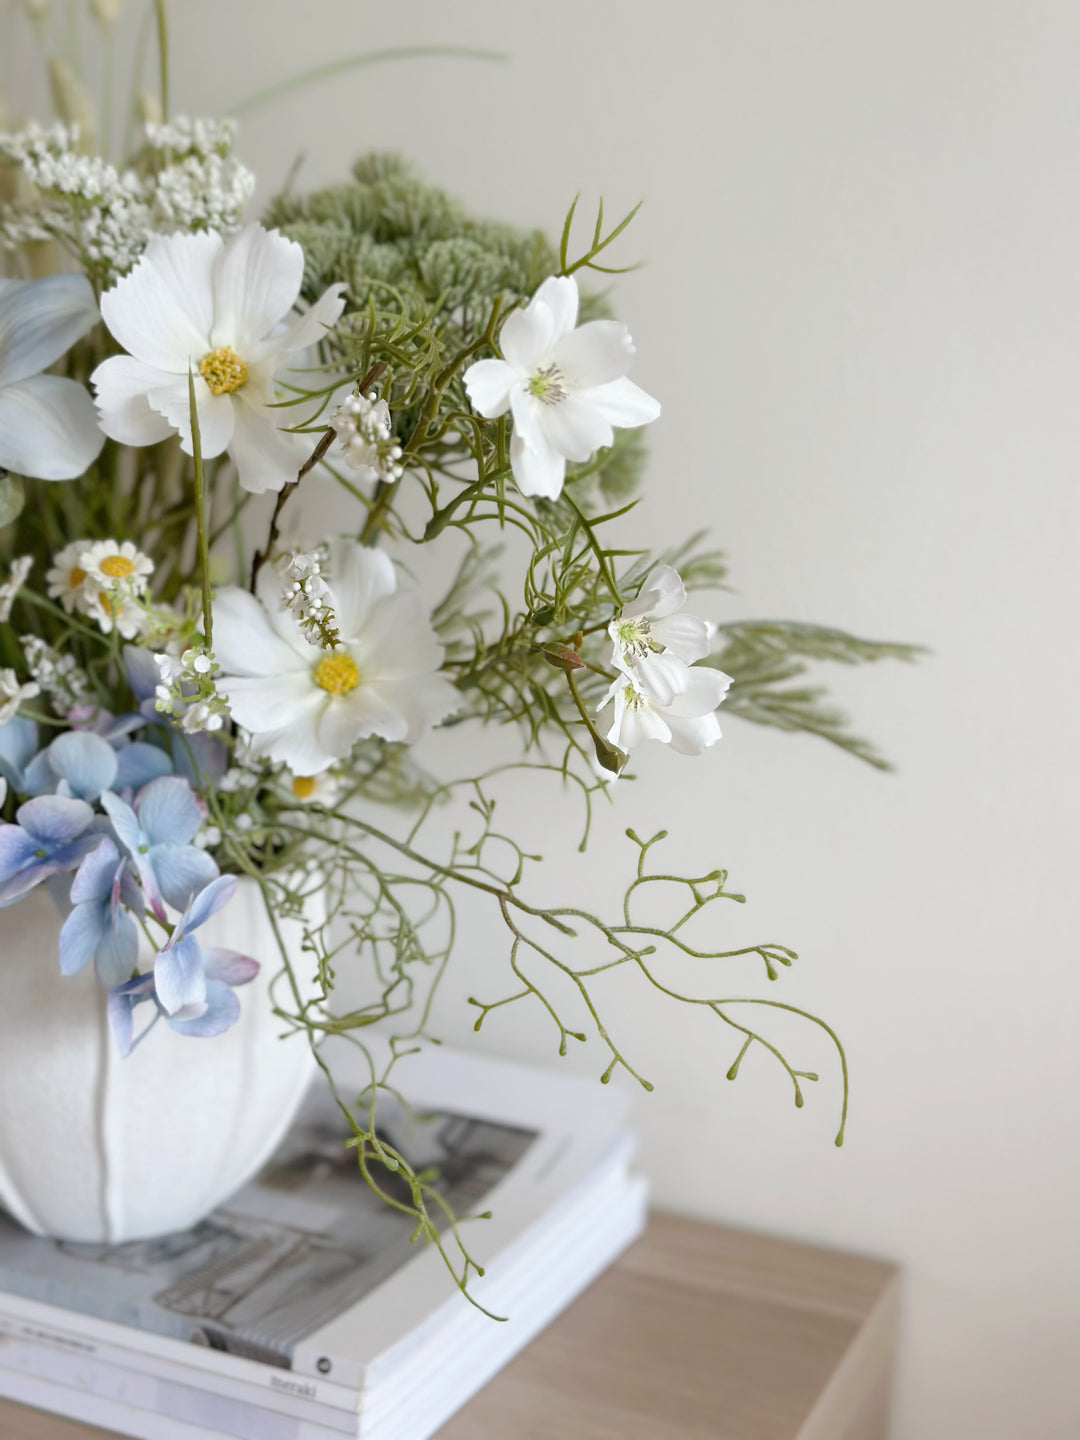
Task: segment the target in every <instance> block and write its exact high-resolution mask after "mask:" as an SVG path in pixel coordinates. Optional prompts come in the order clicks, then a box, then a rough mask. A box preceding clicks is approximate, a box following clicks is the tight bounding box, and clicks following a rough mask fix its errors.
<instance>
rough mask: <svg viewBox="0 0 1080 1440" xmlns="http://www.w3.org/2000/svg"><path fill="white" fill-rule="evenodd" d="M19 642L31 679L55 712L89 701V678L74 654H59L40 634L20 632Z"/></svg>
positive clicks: (68, 711) (66, 711)
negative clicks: (23, 633)
mask: <svg viewBox="0 0 1080 1440" xmlns="http://www.w3.org/2000/svg"><path fill="white" fill-rule="evenodd" d="M19 643H20V644H21V645H22V649H23V654H24V655H25V657H26V667H27V669H28V670H29V671H30V676H31V679H32V680H34V681H35V683H36V684H37V685H38V687H39V689H40V690H41V692H42V693H43V694H44V695H45V696H46V698H47V699H48V701H49V704H50V705H51V706H52V708H53V710H55V712H56V713H57V715H69V714H70V713H71V711H72V710H74V709H76V708H77V707H78V706H80V705H86V704H89V702H90V701H91V700H92V699H93V690H92V688H91V685H90V680H89V677H88V676H87V674H86V671H85V670H83V668H82V666H81V665H79V664H77V663H76V660H75V657H74V655H61V654H60V652H59V651H58V650H56V649H55V648H54V647H53V646H52V645H49V644H47V643H46V642H45V641H44V640H43V639H42V638H41V636H40V635H22V636H20V639H19Z"/></svg>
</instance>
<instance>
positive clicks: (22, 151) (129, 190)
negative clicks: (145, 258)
mask: <svg viewBox="0 0 1080 1440" xmlns="http://www.w3.org/2000/svg"><path fill="white" fill-rule="evenodd" d="M234 135H235V128H234V127H233V126H232V125H231V124H229V123H227V122H225V123H222V122H218V121H212V120H181V119H178V120H176V121H175V122H174V123H173V124H171V125H155V124H148V125H147V127H146V136H147V147H146V154H147V157H148V159H149V161H150V165H149V171H148V173H146V174H145V175H144V174H140V173H138V172H136V171H135V170H130V169H129V170H125V171H123V172H121V171H119V170H117V169H116V167H115V166H114V165H110V164H109V162H108V161H107V160H104V159H102V158H101V157H100V156H98V155H85V154H82V153H80V150H79V138H80V136H79V127H78V126H77V125H62V124H55V125H49V126H43V125H40V124H38V123H37V122H36V121H35V122H31V123H30V124H29V125H27V126H26V127H25V129H23V130H20V131H18V132H17V133H15V134H6V135H0V156H3V157H5V158H6V159H7V160H8V161H9V162H11V163H12V164H13V165H14V166H15V167H16V168H17V170H18V172H19V174H20V176H21V178H22V181H23V187H24V189H25V190H27V191H28V192H29V193H28V194H26V195H25V196H24V198H23V199H22V200H20V201H18V202H16V203H15V204H12V205H8V206H6V207H4V209H3V211H2V212H0V245H2V246H4V247H6V248H7V249H14V248H15V247H16V246H18V245H21V244H24V243H25V242H27V241H34V240H49V239H56V240H59V241H61V242H62V243H64V244H66V245H67V246H68V248H69V249H71V250H72V251H73V252H74V253H76V254H77V255H78V256H79V258H80V259H81V260H82V262H83V263H84V265H86V267H87V268H88V269H89V270H91V271H94V272H96V273H98V274H99V275H100V276H101V277H102V278H103V279H104V280H106V281H108V280H112V279H115V278H116V277H118V276H120V275H124V274H126V273H127V271H128V270H130V269H131V267H132V266H133V265H134V263H135V261H136V260H137V259H138V258H139V256H140V255H141V254H142V251H143V249H144V248H145V246H146V242H147V240H148V239H149V238H150V236H151V235H152V234H154V233H155V232H168V231H173V230H203V229H215V230H221V231H229V230H234V229H236V228H237V226H238V225H239V224H240V220H241V217H242V214H243V211H244V207H245V206H246V205H247V202H248V200H249V199H250V198H251V194H252V191H253V190H254V188H255V177H254V175H253V174H252V173H251V171H250V170H248V169H247V168H246V167H245V166H243V165H241V164H240V162H239V161H238V160H237V159H236V158H235V156H234V155H233V154H232V145H233V139H234Z"/></svg>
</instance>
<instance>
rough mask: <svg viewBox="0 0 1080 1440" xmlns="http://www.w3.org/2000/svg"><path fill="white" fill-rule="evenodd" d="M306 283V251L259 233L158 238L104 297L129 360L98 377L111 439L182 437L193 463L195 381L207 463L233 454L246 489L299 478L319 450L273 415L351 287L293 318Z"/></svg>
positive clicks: (109, 365)
mask: <svg viewBox="0 0 1080 1440" xmlns="http://www.w3.org/2000/svg"><path fill="white" fill-rule="evenodd" d="M303 276H304V252H303V251H302V250H301V248H300V246H299V245H297V244H296V243H295V242H294V241H292V240H286V239H285V237H284V236H283V235H279V234H278V233H277V231H276V230H264V229H263V227H262V226H261V225H248V226H245V228H244V229H243V230H241V231H239V232H238V234H236V235H234V236H232V237H231V239H229V240H223V239H222V237H221V236H220V235H218V234H217V233H216V232H215V231H212V230H203V231H198V232H196V233H195V234H183V233H178V234H175V235H165V236H155V237H153V238H152V239H151V240H150V243H149V244H148V245H147V247H146V250H145V252H144V253H143V256H142V258H141V260H140V261H139V263H138V264H137V265H136V266H135V268H134V269H133V270H132V271H131V272H130V274H128V275H125V276H124V278H123V279H122V280H119V281H118V282H117V283H116V285H114V286H113V288H112V289H111V290H109V291H107V292H106V293H105V294H104V295H103V296H102V299H101V314H102V318H103V319H104V321H105V324H106V325H107V326H108V327H109V329H110V331H111V332H112V334H113V336H114V338H115V339H116V340H118V341H119V342H120V344H121V345H123V347H124V349H125V350H127V351H128V352H129V353H128V354H127V355H115V356H113V357H112V358H111V359H109V360H106V361H104V362H103V363H102V364H101V365H99V366H98V368H97V369H96V370H95V371H94V374H93V376H92V377H91V378H92V380H93V382H94V385H95V387H96V389H97V403H98V409H99V410H100V412H101V424H102V427H103V428H104V430H105V433H106V434H107V435H111V436H112V437H113V439H114V440H119V441H120V442H121V443H122V444H124V445H153V444H155V443H156V442H157V441H159V440H164V439H165V437H166V436H167V435H170V434H172V433H173V432H174V431H178V432H179V434H180V437H181V438H180V443H181V448H182V449H183V450H185V451H186V452H187V454H189V455H190V454H191V448H192V447H191V412H190V403H189V395H188V374H189V371H190V372H191V373H192V374H193V376H194V383H195V407H196V411H197V413H198V417H199V433H200V438H201V441H202V453H203V455H204V456H205V457H206V458H207V459H210V458H212V457H213V456H215V455H221V454H223V453H224V452H225V451H226V450H227V451H228V452H229V454H230V455H231V456H232V458H233V460H234V461H235V462H236V468H237V470H238V471H239V475H240V483H241V485H243V486H244V488H245V489H246V490H253V491H256V492H261V491H263V490H280V489H281V487H282V485H284V484H285V483H286V482H287V481H289V480H295V479H296V472H297V470H298V469H299V467H300V465H301V464H302V463H303V462H304V460H305V459H306V458H307V456H308V454H309V453H310V451H311V443H312V442H311V439H310V437H308V436H303V435H290V434H288V433H286V431H285V430H283V429H281V428H280V427H281V426H289V425H295V424H297V423H298V417H297V412H296V410H295V409H291V408H290V409H285V410H282V409H280V408H274V406H275V404H276V403H277V402H278V400H279V398H286V397H285V396H281V397H279V395H278V392H277V389H276V388H275V384H274V380H275V376H276V375H277V373H278V372H279V371H280V370H283V369H287V368H288V364H287V362H288V358H289V356H290V355H293V354H294V353H295V352H296V351H299V350H306V349H308V348H309V347H310V346H312V345H316V344H317V343H318V342H319V341H320V340H322V339H323V338H324V336H325V334H326V330H327V328H328V327H329V326H331V325H333V324H335V323H336V321H337V320H338V318H339V317H340V315H341V312H342V310H343V309H344V306H345V302H344V300H343V299H342V293H341V292H342V291H343V290H344V288H345V287H344V285H331V287H330V288H329V290H327V291H326V292H325V293H324V294H323V295H322V296H321V298H320V299H319V300H317V301H316V302H315V304H314V305H312V307H311V308H310V310H307V311H305V312H304V314H302V315H294V314H293V313H292V311H293V307H294V306H295V304H296V302H297V299H298V297H299V295H300V284H301V281H302V280H303Z"/></svg>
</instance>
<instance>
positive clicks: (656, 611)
mask: <svg viewBox="0 0 1080 1440" xmlns="http://www.w3.org/2000/svg"><path fill="white" fill-rule="evenodd" d="M685 604H686V586H685V585H684V584H683V582H682V576H681V575H680V574H679V572H678V571H677V570H673V569H672V568H671V566H670V565H654V566H653V568H652V569H651V570H650V571H649V573H648V575H646V576H645V579H644V580H643V581H642V584H641V589H640V590H639V591H638V593H637V598H636V599H635V600H632V601H631V602H630V604H629V605H624V606H623V612H622V613H623V615H624V616H625V617H626V618H627V619H628V620H636V619H638V617H639V616H642V615H652V616H654V617H655V618H656V619H659V618H660V617H661V616H663V615H673V614H674V613H675V611H676V610H681V609H682V607H683V606H684V605H685Z"/></svg>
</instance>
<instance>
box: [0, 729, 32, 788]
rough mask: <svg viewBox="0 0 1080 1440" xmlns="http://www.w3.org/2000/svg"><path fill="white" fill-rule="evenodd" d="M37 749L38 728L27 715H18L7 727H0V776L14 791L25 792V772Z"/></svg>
mask: <svg viewBox="0 0 1080 1440" xmlns="http://www.w3.org/2000/svg"><path fill="white" fill-rule="evenodd" d="M37 748H38V728H37V726H36V725H35V724H34V722H33V720H29V719H27V717H26V716H25V715H16V716H15V717H14V718H13V719H11V720H9V721H8V722H7V724H6V725H0V775H3V777H4V779H5V780H7V782H8V784H9V785H10V786H11V788H12V789H13V790H19V791H23V771H24V770H25V769H26V767H27V765H29V763H30V761H31V760H32V759H33V757H34V755H35V753H36V751H37ZM23 793H24V794H25V791H23Z"/></svg>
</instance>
